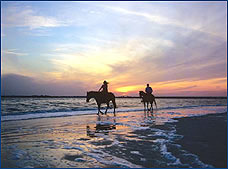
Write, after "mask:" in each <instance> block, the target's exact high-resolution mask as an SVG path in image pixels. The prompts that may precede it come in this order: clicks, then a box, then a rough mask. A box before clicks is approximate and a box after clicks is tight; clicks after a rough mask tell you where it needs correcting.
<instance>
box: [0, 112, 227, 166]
mask: <svg viewBox="0 0 228 169" xmlns="http://www.w3.org/2000/svg"><path fill="white" fill-rule="evenodd" d="M160 113H161V114H162V113H163V112H160ZM171 113H173V112H171ZM158 114H159V112H155V113H154V114H152V115H151V114H146V113H143V112H126V113H125V112H123V113H117V115H116V116H113V114H111V113H109V114H108V115H102V116H100V117H98V116H96V115H81V116H71V117H57V118H43V119H32V120H20V121H8V122H2V123H1V126H2V128H1V133H2V135H1V138H2V142H1V148H2V152H1V164H2V167H3V168H10V167H14V168H15V167H16V168H26V167H30V168H31V167H35V168H43V167H45V168H49V167H52V168H105V167H109V168H126V167H127V168H140V167H144V168H153V167H159V168H170V167H176V168H177V167H195V168H205V167H226V162H227V161H226V157H227V156H226V150H227V149H226V146H227V144H226V136H227V130H226V125H227V122H226V117H227V115H226V113H224V114H214V115H206V116H200V117H191V118H180V119H178V120H177V121H178V122H172V123H163V122H162V118H161V119H159V118H158Z"/></svg>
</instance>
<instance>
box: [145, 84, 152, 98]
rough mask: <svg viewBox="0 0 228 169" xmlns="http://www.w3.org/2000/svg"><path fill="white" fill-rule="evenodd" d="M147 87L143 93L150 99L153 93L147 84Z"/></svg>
mask: <svg viewBox="0 0 228 169" xmlns="http://www.w3.org/2000/svg"><path fill="white" fill-rule="evenodd" d="M146 86H147V87H146V88H145V92H146V94H147V96H148V97H152V96H153V95H152V92H153V89H152V88H151V87H150V85H149V84H147V85H146Z"/></svg>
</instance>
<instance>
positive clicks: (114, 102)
mask: <svg viewBox="0 0 228 169" xmlns="http://www.w3.org/2000/svg"><path fill="white" fill-rule="evenodd" d="M112 104H113V109H114V111H113V114H114V115H115V113H116V101H115V98H114V99H113V100H112Z"/></svg>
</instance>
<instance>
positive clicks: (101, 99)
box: [86, 81, 116, 115]
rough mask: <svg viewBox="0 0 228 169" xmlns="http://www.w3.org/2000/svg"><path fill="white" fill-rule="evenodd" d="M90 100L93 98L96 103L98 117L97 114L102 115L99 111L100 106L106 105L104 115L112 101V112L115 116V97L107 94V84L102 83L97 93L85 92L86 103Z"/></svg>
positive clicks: (109, 93)
mask: <svg viewBox="0 0 228 169" xmlns="http://www.w3.org/2000/svg"><path fill="white" fill-rule="evenodd" d="M91 98H94V99H95V100H96V102H97V106H98V113H97V114H98V115H99V113H101V114H104V113H103V112H102V111H101V110H100V109H101V104H102V103H106V104H107V107H106V110H105V114H106V113H107V110H108V108H109V102H110V101H112V104H113V108H114V112H113V114H114V115H115V108H116V101H115V95H114V94H113V93H111V92H108V82H106V81H104V82H103V85H102V86H101V88H100V89H99V90H98V91H90V92H87V96H86V101H87V102H89V100H90V99H91Z"/></svg>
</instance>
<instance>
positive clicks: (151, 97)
mask: <svg viewBox="0 0 228 169" xmlns="http://www.w3.org/2000/svg"><path fill="white" fill-rule="evenodd" d="M145 96H146V99H147V100H153V98H154V95H153V94H152V93H151V94H150V93H146V95H145Z"/></svg>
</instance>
